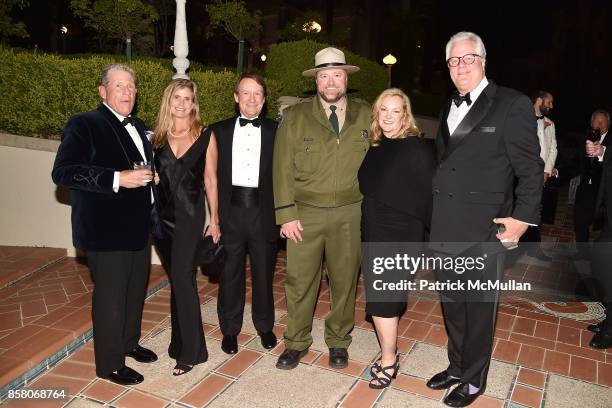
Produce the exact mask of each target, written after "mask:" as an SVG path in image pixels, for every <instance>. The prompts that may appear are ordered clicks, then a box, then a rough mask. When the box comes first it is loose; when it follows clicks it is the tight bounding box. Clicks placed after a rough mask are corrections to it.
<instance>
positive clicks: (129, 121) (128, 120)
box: [121, 116, 135, 126]
mask: <svg viewBox="0 0 612 408" xmlns="http://www.w3.org/2000/svg"><path fill="white" fill-rule="evenodd" d="M134 119H135V118H133V117H131V116H126V118H125V119H123V121H122V122H121V124H122V125H123V126H127V125H128V124H131V125H132V126H134V123H135V120H134Z"/></svg>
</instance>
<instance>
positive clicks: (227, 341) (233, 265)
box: [210, 73, 279, 354]
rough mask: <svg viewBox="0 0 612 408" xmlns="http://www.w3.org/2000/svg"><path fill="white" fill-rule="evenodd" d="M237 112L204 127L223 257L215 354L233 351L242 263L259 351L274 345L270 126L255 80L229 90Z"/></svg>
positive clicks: (248, 77)
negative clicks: (213, 146) (213, 147)
mask: <svg viewBox="0 0 612 408" xmlns="http://www.w3.org/2000/svg"><path fill="white" fill-rule="evenodd" d="M234 99H235V101H236V103H237V104H238V109H239V111H240V116H239V117H233V118H229V119H226V120H223V121H221V122H217V123H215V124H213V125H211V126H210V129H211V130H212V132H214V134H215V137H216V139H217V146H218V149H219V161H218V165H217V179H218V180H217V183H218V189H219V220H220V223H221V232H222V234H223V238H222V239H223V244H224V246H225V249H226V251H227V254H228V257H227V261H226V263H225V268H224V270H223V272H222V273H221V276H220V277H219V299H218V303H217V312H218V315H219V324H220V326H221V332H222V333H223V341H222V343H221V348H222V349H223V351H224V352H226V353H228V354H233V353H236V352H237V351H238V342H237V336H238V334H240V330H241V328H242V316H243V311H244V303H245V289H246V288H245V259H246V258H245V257H246V253H247V250H248V254H249V259H250V266H251V278H252V283H251V286H252V290H253V297H252V315H253V324H254V325H255V329H256V330H257V332H258V333H259V336H260V337H261V343H262V345H263V346H264V347H265V348H267V349H271V348H273V347H274V346H275V345H276V340H277V339H276V336H275V335H274V333H273V332H272V328H273V327H274V298H273V295H272V278H273V276H274V265H275V259H276V249H277V242H278V237H279V234H278V227H277V226H276V220H275V215H274V196H273V193H272V152H273V150H274V138H275V135H276V122H274V121H272V120H270V119H267V118H264V117H261V116H260V115H261V111H262V109H263V106H264V103H265V100H266V86H265V83H264V81H263V79H262V78H261V77H259V76H258V75H255V74H249V73H244V74H242V75H241V76H240V78H239V79H238V81H237V83H236V87H235V89H234Z"/></svg>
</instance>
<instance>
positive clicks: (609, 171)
mask: <svg viewBox="0 0 612 408" xmlns="http://www.w3.org/2000/svg"><path fill="white" fill-rule="evenodd" d="M607 138H608V136H606V139H607ZM606 139H604V142H605V141H606ZM609 150H611V149H609V148H606V152H605V153H604V159H603V163H602V166H601V168H602V169H601V182H600V184H599V191H598V192H597V200H596V202H595V215H596V218H597V220H601V221H603V231H602V235H605V238H606V240H608V241H610V240H612V150H611V151H609Z"/></svg>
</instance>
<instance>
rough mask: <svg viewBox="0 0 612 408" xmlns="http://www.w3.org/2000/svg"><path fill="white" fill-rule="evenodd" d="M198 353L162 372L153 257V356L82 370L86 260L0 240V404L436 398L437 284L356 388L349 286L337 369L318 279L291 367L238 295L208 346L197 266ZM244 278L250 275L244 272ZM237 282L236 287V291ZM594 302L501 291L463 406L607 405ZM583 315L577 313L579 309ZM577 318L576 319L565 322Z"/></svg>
mask: <svg viewBox="0 0 612 408" xmlns="http://www.w3.org/2000/svg"><path fill="white" fill-rule="evenodd" d="M560 202H561V204H560V207H559V209H558V211H557V219H556V224H555V225H553V226H546V227H544V228H543V235H545V237H544V239H545V241H546V244H547V245H548V246H547V248H548V250H549V251H552V252H553V253H554V251H555V246H556V245H562V244H564V243H569V242H571V241H572V233H571V228H572V226H571V217H570V215H571V207H570V206H567V205H565V204H564V203H565V200H563V199H562V200H561V201H560ZM525 258H527V257H523V258H521V259H519V261H518V263H517V264H515V266H514V267H513V268H512V270H511V271H510V273H511V274H512V276H515V277H517V276H518V277H531V278H533V276H534V274H537V273H542V270H543V269H545V268H544V267H543V266H542V265H541V264H538V263H537V262H530V261H529V259H525ZM285 262H286V261H285V256H284V253H282V252H281V253H279V257H278V260H277V267H276V276H275V278H274V294H275V305H276V309H277V310H276V312H277V316H276V317H277V319H276V326H275V328H274V330H275V332H276V333H277V335H278V336H279V338H282V333H283V331H284V329H285V325H286V322H287V317H286V311H285V309H286V308H285V297H284V290H283V281H284V276H285ZM198 286H199V293H200V300H201V303H202V314H203V321H204V331H205V334H206V340H207V345H208V351H209V355H210V358H209V361H208V362H206V363H205V364H200V365H198V366H196V367H194V369H193V370H192V371H191V372H190V373H188V374H186V375H184V376H180V377H173V376H172V375H171V370H172V366H173V365H174V361H172V360H170V359H169V358H168V356H167V353H166V349H167V346H168V342H169V300H170V291H169V287H168V286H167V281H166V277H165V274H164V272H163V269H162V268H161V267H158V266H154V267H153V268H152V271H151V279H150V283H149V291H150V296H149V297H148V299H147V301H146V304H145V309H144V315H143V325H142V326H143V339H142V343H143V344H145V345H146V346H147V347H149V348H152V349H153V350H155V351H156V352H157V353H158V355H159V357H160V360H159V361H158V362H156V363H153V364H149V365H145V364H139V363H135V362H133V361H132V360H128V364H129V365H130V366H131V367H133V368H135V369H137V370H138V371H140V372H142V373H143V374H144V376H145V381H144V382H143V383H142V384H139V385H137V386H134V387H123V386H119V385H116V384H112V383H110V382H108V381H105V380H102V379H98V378H96V376H95V370H94V365H93V345H92V341H91V320H90V313H91V306H90V302H91V293H90V292H91V288H92V283H91V279H90V277H89V272H88V270H87V267H86V266H85V265H83V264H82V263H81V261H80V260H78V259H75V258H68V257H66V253H65V251H62V250H56V249H50V248H35V249H33V248H16V247H0V288H1V289H0V390H2V397H3V398H5V399H4V402H3V405H6V406H7V407H13V406H24V407H60V406H70V407H98V406H104V405H105V406H114V407H157V406H159V407H166V406H177V407H179V406H180V407H202V406H210V407H335V406H343V407H345V406H346V407H370V406H376V407H396V406H397V407H400V406H403V407H405V406H415V407H439V406H443V404H442V403H441V400H442V399H443V397H444V395H445V394H444V392H442V391H432V390H430V389H428V388H427V387H426V386H425V382H426V380H427V378H429V376H431V375H432V374H433V373H435V372H437V371H438V370H442V369H444V368H445V367H446V365H447V364H448V363H447V360H446V350H445V347H446V343H447V337H446V332H445V330H444V325H443V321H442V317H441V308H440V304H439V302H438V300H437V296H436V295H435V294H432V293H420V294H418V295H414V296H412V295H411V297H410V302H409V306H408V310H407V312H406V313H405V315H404V316H403V317H402V319H401V320H400V331H399V332H400V337H399V351H400V353H401V358H402V360H401V365H402V368H401V374H400V375H399V376H398V378H397V379H396V380H395V381H394V382H393V383H392V387H391V388H388V389H386V390H384V391H380V390H371V389H369V388H368V386H367V381H368V380H369V365H370V364H371V363H372V362H373V361H375V360H376V358H377V357H378V345H377V343H376V337H375V334H374V332H373V328H372V325H371V323H369V322H368V321H367V320H366V319H365V312H364V306H365V302H364V294H363V288H362V286H361V285H360V287H359V297H358V301H357V309H356V328H355V330H354V332H353V343H352V345H351V348H350V349H349V353H350V357H351V360H350V364H349V367H348V368H347V369H344V370H332V369H330V368H328V366H327V359H328V355H327V348H326V346H325V343H324V340H323V327H324V318H325V316H326V315H327V313H328V312H329V290H328V287H327V285H326V282H325V281H322V285H321V294H320V297H319V302H318V305H317V308H316V310H315V319H314V322H313V337H314V344H313V346H312V347H311V349H310V352H309V354H308V355H307V356H306V357H305V358H304V359H303V360H302V363H301V364H300V365H299V367H298V368H296V369H295V370H292V371H289V372H287V371H281V370H277V369H275V368H274V363H275V360H276V357H277V356H278V355H279V354H280V353H281V352H282V350H283V348H284V346H283V345H282V344H279V346H277V347H276V348H275V349H273V350H271V351H266V350H265V349H263V348H262V347H261V345H260V343H259V338H258V337H257V335H256V331H255V329H254V327H253V325H252V323H251V322H250V320H251V314H250V310H249V309H250V305H249V304H247V308H246V309H245V321H244V327H243V331H242V334H241V336H240V337H239V343H240V351H239V353H238V354H236V355H234V356H228V355H225V354H224V353H223V352H222V351H221V349H220V339H221V337H222V335H221V333H220V330H219V326H218V320H217V317H216V296H217V285H216V284H212V283H209V282H208V281H207V278H205V277H204V276H203V275H201V274H199V276H198ZM248 287H249V289H250V285H249V284H248ZM249 300H250V292H249V293H248V294H247V302H248V301H249ZM597 313H601V310H600V308H599V305H598V304H591V303H586V302H572V303H566V304H563V303H551V302H549V303H544V304H542V303H540V304H538V303H537V302H531V301H529V299H524V298H519V299H516V298H515V299H506V300H503V301H502V303H501V305H500V309H499V312H498V321H497V327H496V332H495V346H494V353H493V361H492V364H491V369H490V373H489V379H488V385H487V391H486V393H485V395H483V396H481V397H480V398H479V399H478V400H477V403H475V404H474V405H473V406H475V407H509V408H510V407H513V408H517V407H541V406H542V407H589V408H591V407H606V408H609V407H610V406H612V405H611V404H612V403H611V401H612V388H611V387H612V350H606V351H600V350H594V349H591V348H589V347H588V341H589V339H590V338H591V337H592V335H591V333H589V332H588V331H586V326H587V323H588V322H589V321H594V320H593V319H592V316H595V315H597ZM589 316H590V317H591V318H589ZM578 318H580V320H578ZM19 388H20V389H22V390H36V389H65V390H67V395H66V398H64V399H57V400H50V399H47V400H35V399H30V400H18V399H15V398H9V399H6V394H7V392H8V391H9V390H11V389H13V390H14V389H19Z"/></svg>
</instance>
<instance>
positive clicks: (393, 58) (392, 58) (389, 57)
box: [383, 54, 397, 65]
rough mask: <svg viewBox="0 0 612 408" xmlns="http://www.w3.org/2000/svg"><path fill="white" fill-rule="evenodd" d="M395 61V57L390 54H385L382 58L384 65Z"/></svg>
mask: <svg viewBox="0 0 612 408" xmlns="http://www.w3.org/2000/svg"><path fill="white" fill-rule="evenodd" d="M396 62H397V58H395V57H394V56H393V55H391V54H387V56H386V57H385V58H383V64H385V65H393V64H395V63H396Z"/></svg>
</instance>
